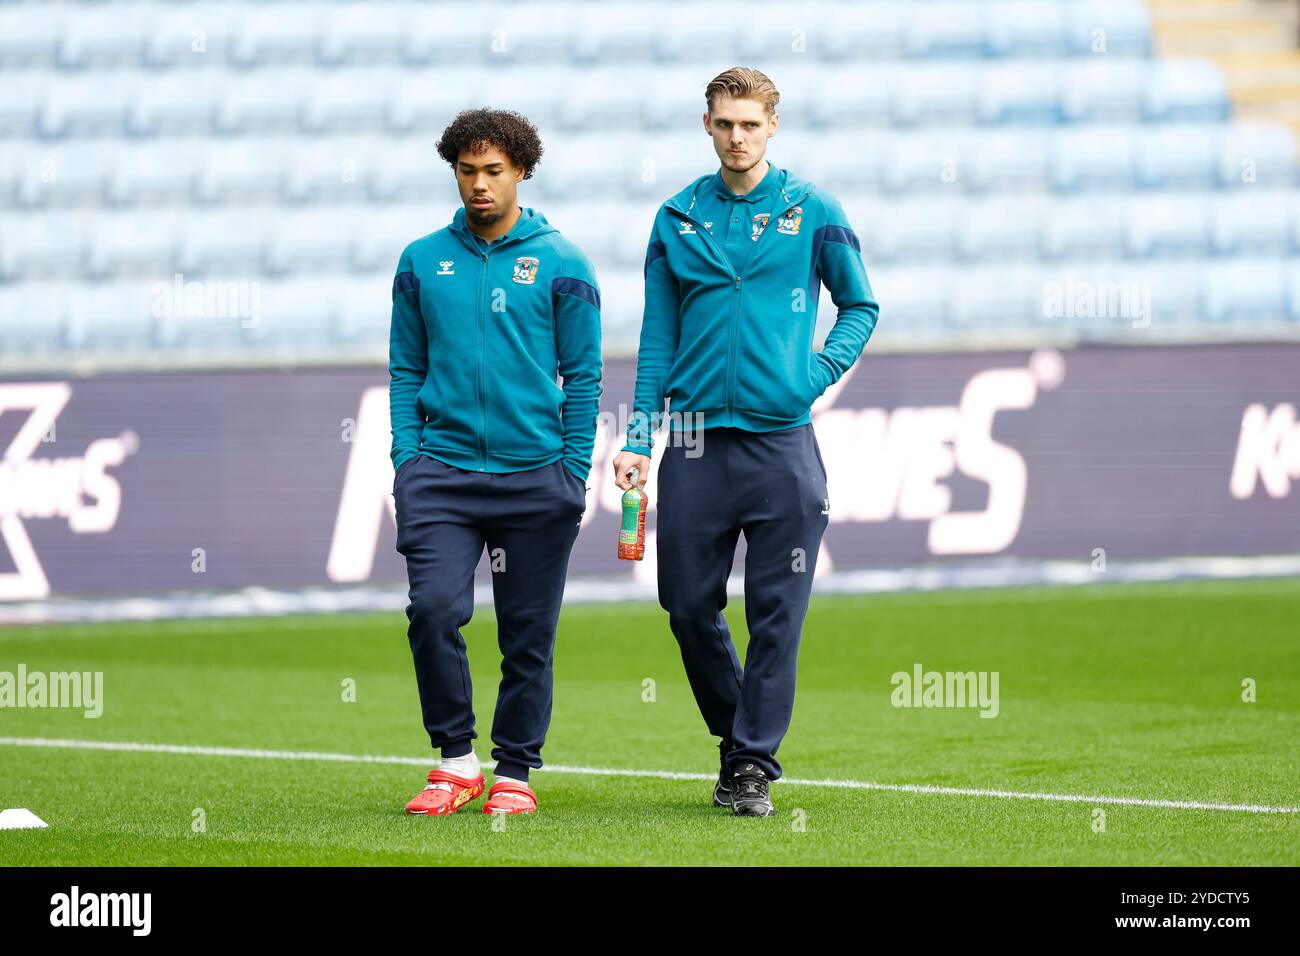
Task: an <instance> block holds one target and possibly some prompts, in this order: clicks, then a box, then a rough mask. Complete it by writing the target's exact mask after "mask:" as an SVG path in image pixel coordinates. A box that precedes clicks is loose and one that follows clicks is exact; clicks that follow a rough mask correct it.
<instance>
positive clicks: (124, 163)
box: [106, 139, 208, 206]
mask: <svg viewBox="0 0 1300 956" xmlns="http://www.w3.org/2000/svg"><path fill="white" fill-rule="evenodd" d="M207 149H208V146H207V144H206V143H205V142H204V141H202V140H195V139H169V140H161V141H144V142H132V141H129V140H128V141H118V143H117V144H116V145H115V146H114V147H113V148H112V149H111V153H112V156H113V161H112V164H111V168H110V169H109V172H108V185H107V191H106V192H107V197H108V200H109V202H111V203H113V204H114V205H119V206H128V205H147V206H155V205H161V204H168V203H176V202H181V203H188V202H189V201H190V199H191V198H192V197H193V195H194V193H195V187H196V185H197V183H198V177H199V170H200V169H201V168H202V166H203V161H204V154H205V153H206V152H207Z"/></svg>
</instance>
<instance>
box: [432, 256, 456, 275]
mask: <svg viewBox="0 0 1300 956" xmlns="http://www.w3.org/2000/svg"><path fill="white" fill-rule="evenodd" d="M455 264H456V262H455V260H453V259H443V260H442V261H441V262H439V263H438V271H437V272H436V273H435V275H440V276H454V275H455V274H456V270H455V269H453V268H452V266H454V265H455Z"/></svg>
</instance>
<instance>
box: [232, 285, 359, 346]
mask: <svg viewBox="0 0 1300 956" xmlns="http://www.w3.org/2000/svg"><path fill="white" fill-rule="evenodd" d="M260 288H261V294H260V300H259V305H260V315H259V317H258V320H257V324H256V325H255V326H253V327H250V328H243V329H242V334H243V337H244V339H245V341H248V342H250V343H259V344H283V345H292V346H295V347H299V348H302V347H307V348H310V347H312V346H323V345H328V344H329V343H331V342H334V341H336V340H337V339H338V318H339V313H340V311H341V309H340V305H341V304H340V302H339V301H338V297H337V294H336V289H335V283H334V281H332V280H327V281H321V279H320V277H317V276H313V277H311V278H302V279H298V278H295V279H283V280H280V281H278V282H267V283H265V284H263V285H262V286H261V287H260ZM381 301H382V300H381Z"/></svg>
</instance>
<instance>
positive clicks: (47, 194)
mask: <svg viewBox="0 0 1300 956" xmlns="http://www.w3.org/2000/svg"><path fill="white" fill-rule="evenodd" d="M31 147H32V148H30V149H22V150H17V151H15V155H16V157H17V162H18V163H20V164H21V168H20V169H19V170H18V171H17V174H16V178H17V187H18V188H17V197H18V200H19V202H21V203H22V204H23V205H25V206H35V207H59V206H70V205H82V204H89V205H98V204H99V203H102V202H103V200H104V192H105V188H106V185H107V182H108V177H109V174H110V171H111V169H112V151H111V150H106V149H105V148H104V147H102V146H100V145H99V144H98V142H97V141H96V140H73V141H72V142H69V143H59V144H57V145H43V144H40V143H38V142H32V143H31Z"/></svg>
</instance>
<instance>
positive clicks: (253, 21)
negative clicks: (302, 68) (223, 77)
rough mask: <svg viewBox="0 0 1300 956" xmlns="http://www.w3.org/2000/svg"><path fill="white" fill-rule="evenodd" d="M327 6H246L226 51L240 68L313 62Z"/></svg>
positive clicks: (277, 4) (290, 4) (327, 14)
mask: <svg viewBox="0 0 1300 956" xmlns="http://www.w3.org/2000/svg"><path fill="white" fill-rule="evenodd" d="M331 9H333V10H337V9H338V8H337V7H334V6H333V5H331V4H313V3H301V2H299V3H272V4H267V5H265V6H246V7H244V9H243V15H242V16H241V17H240V19H239V22H238V25H237V26H236V32H235V35H234V38H233V42H232V43H231V44H230V48H229V58H230V61H231V62H232V63H234V64H236V65H238V66H241V67H253V66H263V65H267V64H277V65H288V64H290V63H309V62H312V61H314V60H315V58H316V47H317V36H318V34H319V33H320V30H321V28H322V25H323V23H324V22H325V18H326V17H328V16H329V11H330V10H331Z"/></svg>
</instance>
